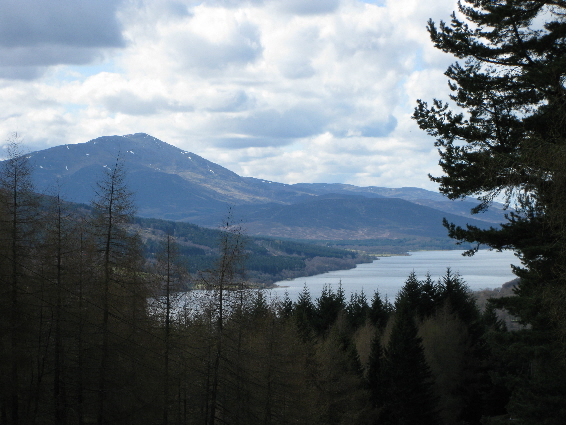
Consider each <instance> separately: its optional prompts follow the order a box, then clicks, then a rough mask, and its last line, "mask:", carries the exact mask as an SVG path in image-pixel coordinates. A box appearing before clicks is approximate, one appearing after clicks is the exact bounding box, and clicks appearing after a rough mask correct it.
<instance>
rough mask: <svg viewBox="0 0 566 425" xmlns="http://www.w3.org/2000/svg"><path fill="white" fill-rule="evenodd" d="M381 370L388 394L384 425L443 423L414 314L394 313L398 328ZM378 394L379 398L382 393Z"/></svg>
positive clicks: (403, 309)
mask: <svg viewBox="0 0 566 425" xmlns="http://www.w3.org/2000/svg"><path fill="white" fill-rule="evenodd" d="M376 355H377V353H376ZM381 368H382V376H383V378H382V385H384V387H385V390H383V392H386V395H385V400H384V403H383V413H382V415H383V416H382V419H383V420H384V423H387V424H407V425H409V424H414V425H428V424H430V425H436V424H438V423H439V422H440V420H439V416H438V410H437V409H438V407H437V403H438V400H437V398H436V396H435V394H434V388H433V378H432V374H431V372H430V368H429V366H428V364H427V362H426V358H425V354H424V349H423V346H422V340H421V338H420V337H419V336H418V329H417V325H416V323H415V319H414V316H413V312H412V311H409V310H408V309H407V308H406V307H405V306H403V307H401V308H399V309H397V311H396V313H395V324H394V325H393V329H392V331H391V336H390V338H389V342H388V344H387V347H386V349H385V356H384V362H383V366H381ZM377 391H378V392H377V394H380V392H381V391H379V390H377ZM381 393H382V392H381ZM378 423H379V422H378Z"/></svg>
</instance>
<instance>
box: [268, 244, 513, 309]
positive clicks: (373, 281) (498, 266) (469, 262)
mask: <svg viewBox="0 0 566 425" xmlns="http://www.w3.org/2000/svg"><path fill="white" fill-rule="evenodd" d="M462 252H463V251H419V252H412V253H410V255H408V256H396V257H381V258H380V259H378V260H376V261H374V262H373V263H368V264H359V265H358V266H357V267H356V268H355V269H351V270H339V271H335V272H329V273H324V274H320V275H316V276H309V277H299V278H296V279H293V280H288V281H281V282H277V285H279V287H278V288H275V289H272V290H271V296H273V297H275V296H276V297H279V298H283V297H284V293H285V291H287V292H288V293H289V297H290V298H291V299H292V300H293V301H294V300H296V299H297V296H298V294H299V293H300V292H301V291H302V290H303V287H304V285H305V284H306V285H307V287H308V288H309V291H310V293H311V296H312V298H313V299H315V298H317V297H318V296H319V295H320V293H321V291H322V288H323V287H324V285H330V286H331V287H332V288H333V289H334V290H336V289H337V288H338V286H339V285H340V284H341V285H342V288H343V290H344V292H345V294H346V299H347V300H349V299H350V294H352V293H354V292H357V293H360V292H361V291H362V290H363V291H364V293H365V294H366V297H367V298H368V301H369V300H371V297H373V294H374V293H375V291H376V290H378V291H379V294H380V295H381V297H382V298H385V297H387V298H389V300H391V301H393V300H394V299H395V296H396V295H397V292H398V291H399V289H401V287H402V286H403V284H404V282H405V280H406V279H407V276H408V275H409V274H410V273H411V272H412V271H414V272H415V273H416V274H417V278H419V279H423V278H424V277H425V276H426V274H427V273H429V274H430V275H431V277H432V279H433V280H435V281H436V280H438V279H439V278H440V277H441V276H442V275H444V274H445V273H446V269H447V267H450V269H452V271H453V272H457V273H459V274H460V276H462V277H463V279H464V281H465V282H466V283H467V285H468V286H469V287H470V289H472V290H479V289H484V288H497V287H500V286H501V285H502V284H504V283H505V282H508V281H510V280H512V279H514V278H515V275H514V274H513V273H512V271H511V264H515V265H520V262H519V260H518V259H517V257H515V256H514V254H513V252H511V251H503V252H496V251H487V250H482V251H479V252H478V253H476V254H475V255H474V256H473V257H464V256H462Z"/></svg>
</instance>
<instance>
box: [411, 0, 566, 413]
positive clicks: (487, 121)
mask: <svg viewBox="0 0 566 425" xmlns="http://www.w3.org/2000/svg"><path fill="white" fill-rule="evenodd" d="M428 30H429V33H430V35H431V38H432V41H433V42H434V44H435V46H436V47H437V48H439V49H441V50H443V51H444V52H447V53H450V54H452V55H454V56H455V57H456V58H458V59H461V60H462V62H456V63H454V64H453V65H451V66H450V67H449V68H448V70H447V71H446V76H447V77H448V78H449V79H450V83H449V85H450V88H451V90H452V91H453V94H452V95H451V99H452V101H454V102H455V104H456V105H457V106H458V107H459V111H463V112H459V111H458V112H453V111H451V110H450V109H449V108H448V104H446V103H444V102H443V101H440V100H434V102H433V104H432V105H430V106H429V105H428V104H427V103H426V102H423V101H421V100H419V101H418V106H417V108H416V110H415V113H414V118H415V119H416V120H417V122H418V124H419V126H420V127H421V128H422V129H424V130H426V131H427V132H428V133H429V134H430V135H432V136H434V137H435V138H436V146H437V147H438V150H439V153H440V158H441V159H440V165H441V166H442V169H443V170H444V173H445V174H444V175H443V176H440V177H431V178H432V180H433V181H435V182H437V183H439V184H440V191H441V192H442V193H444V194H446V195H447V196H448V197H449V198H452V199H457V198H462V197H464V196H469V195H474V196H479V199H480V200H481V203H480V204H479V205H478V207H476V208H475V209H474V212H480V211H482V210H485V209H486V208H488V207H489V205H490V203H491V201H492V200H493V199H494V198H495V197H497V196H499V195H504V196H505V199H506V202H507V204H508V205H510V206H512V207H513V208H515V209H516V211H515V212H512V213H510V215H509V219H508V222H507V223H505V224H504V225H502V226H501V227H500V228H492V229H489V230H482V229H478V228H476V227H471V226H468V227H467V228H465V229H464V228H460V227H457V226H454V225H452V224H449V223H445V224H446V226H447V227H448V229H449V234H450V236H452V237H454V238H456V239H458V240H460V241H467V242H475V243H478V244H485V245H488V246H490V247H492V248H496V249H505V248H508V249H514V250H515V251H516V252H517V253H518V255H519V256H520V258H521V260H522V262H523V265H524V268H522V269H520V270H517V271H516V272H517V274H518V275H519V276H520V277H521V282H520V285H519V288H518V291H517V293H518V295H519V297H516V298H515V299H514V300H511V299H508V300H502V301H499V305H498V306H499V307H505V308H507V309H508V310H509V311H511V313H513V314H515V315H517V316H518V317H519V318H520V319H521V321H522V323H524V324H530V325H531V326H532V328H531V329H530V330H527V331H524V332H522V333H521V334H517V335H516V336H515V338H516V341H515V346H514V347H515V351H516V355H515V359H514V363H515V366H514V367H513V368H512V370H508V371H507V372H508V373H510V374H511V375H513V378H512V379H509V382H510V383H511V382H513V389H514V393H513V394H514V395H513V396H512V400H511V403H510V404H509V408H510V409H511V410H513V417H514V418H515V419H518V420H521V421H522V422H521V423H559V422H560V420H559V418H560V417H561V416H560V415H562V414H563V412H561V411H560V409H556V405H555V404H556V403H555V402H554V401H555V400H556V399H559V400H561V402H562V404H563V405H564V400H566V385H565V384H564V381H562V383H561V382H560V381H559V380H557V377H560V376H562V375H563V371H564V363H563V361H562V360H560V359H559V358H560V357H561V354H560V352H561V351H562V352H563V350H564V344H562V347H561V346H560V341H559V338H558V337H559V336H561V335H562V336H564V335H566V320H565V319H566V313H565V309H566V306H565V304H564V303H562V302H556V300H560V299H563V298H564V297H563V295H564V293H565V288H564V286H565V283H566V208H565V207H566V166H565V164H566V2H565V1H563V0H515V1H509V0H504V1H493V0H489V1H488V0H463V1H462V2H461V3H460V4H459V14H458V15H456V14H453V16H452V21H451V23H450V24H445V23H444V22H441V23H440V25H439V26H436V25H435V24H434V23H433V22H432V21H430V22H429V25H428ZM519 347H520V348H519ZM562 354H563V353H562ZM551 370H554V371H555V372H554V373H552V372H551ZM551 394H552V396H551ZM535 400H536V401H535ZM535 404H536V405H537V406H536V407H535ZM545 421H546V422H545Z"/></svg>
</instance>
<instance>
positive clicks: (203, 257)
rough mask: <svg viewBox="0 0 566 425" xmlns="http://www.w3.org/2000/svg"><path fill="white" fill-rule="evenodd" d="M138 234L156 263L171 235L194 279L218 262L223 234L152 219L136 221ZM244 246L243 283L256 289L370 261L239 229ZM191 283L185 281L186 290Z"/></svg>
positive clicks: (363, 256) (146, 253)
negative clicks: (244, 276)
mask: <svg viewBox="0 0 566 425" xmlns="http://www.w3.org/2000/svg"><path fill="white" fill-rule="evenodd" d="M131 229H132V231H135V232H138V233H139V235H140V236H141V241H142V243H143V251H144V256H145V257H146V258H147V259H148V260H150V261H153V260H155V259H156V257H157V255H158V253H159V249H160V247H161V245H162V244H163V240H164V239H165V238H166V236H167V235H174V236H175V242H176V245H177V252H178V256H179V261H180V262H181V263H183V264H184V266H185V267H186V268H187V270H188V272H189V273H191V274H193V275H196V274H197V273H198V271H200V270H207V269H211V268H213V267H214V265H215V263H216V262H217V260H218V255H219V251H218V249H219V244H220V241H221V238H222V231H220V230H213V229H208V228H204V227H200V226H196V225H194V224H190V223H183V222H174V221H167V220H160V219H153V218H141V217H136V218H135V220H134V224H133V226H132V227H131ZM241 237H242V238H243V239H244V240H245V241H246V243H245V251H246V256H245V257H246V258H245V264H244V266H245V271H246V273H245V274H246V280H247V281H248V283H249V284H250V285H252V286H254V287H256V288H261V287H266V286H269V284H271V283H273V282H277V281H280V280H285V279H289V278H293V277H298V276H310V275H313V274H319V273H324V272H327V271H330V270H341V269H342V270H343V269H349V268H352V267H354V266H355V265H356V264H359V263H362V262H368V261H371V260H370V257H369V256H367V255H366V254H363V253H360V252H357V251H354V250H346V249H340V248H333V247H329V246H324V245H315V244H313V243H301V242H293V241H287V240H279V239H269V238H259V237H248V236H247V235H246V231H245V229H244V228H242V235H241ZM192 284H193V283H191V282H190V281H187V285H188V286H187V289H190V288H191V287H192V286H191V285H192Z"/></svg>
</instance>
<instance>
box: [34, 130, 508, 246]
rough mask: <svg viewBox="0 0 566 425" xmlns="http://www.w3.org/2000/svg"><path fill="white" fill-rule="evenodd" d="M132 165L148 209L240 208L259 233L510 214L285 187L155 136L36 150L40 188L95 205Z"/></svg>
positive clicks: (349, 235) (369, 231)
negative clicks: (112, 173) (113, 178)
mask: <svg viewBox="0 0 566 425" xmlns="http://www.w3.org/2000/svg"><path fill="white" fill-rule="evenodd" d="M118 157H121V158H122V159H123V160H124V162H125V165H126V168H127V171H128V174H127V183H128V186H129V187H130V189H131V190H132V191H133V192H134V193H135V201H136V206H137V211H138V215H140V216H142V217H148V218H160V219H168V220H177V221H185V222H191V223H195V224H199V225H203V226H208V227H216V226H217V225H218V224H219V223H220V222H221V220H222V219H223V217H224V216H225V215H226V212H227V211H228V208H229V207H234V210H235V211H236V213H237V216H238V217H239V218H240V219H241V221H242V222H243V223H244V224H245V227H246V230H247V231H248V232H249V234H251V235H263V236H274V237H278V238H300V239H310V240H375V239H390V240H394V239H399V238H413V239H414V238H417V239H419V238H421V239H422V238H444V239H446V231H445V229H444V228H443V227H442V225H441V222H442V218H443V217H447V218H448V219H449V220H450V221H452V222H455V223H458V224H462V225H463V224H466V223H470V224H474V225H477V226H480V227H488V226H490V225H493V224H494V223H499V222H501V221H502V217H501V212H500V211H497V208H495V210H494V212H489V213H487V214H482V215H478V216H473V217H472V216H470V214H469V210H470V209H471V208H472V207H473V206H475V205H476V203H477V202H476V201H473V200H468V199H467V200H464V201H461V202H453V201H449V200H447V199H445V198H444V197H443V196H442V195H440V194H438V193H435V192H431V191H427V190H424V189H419V188H397V189H395V188H380V187H357V186H353V185H346V184H323V183H300V184H293V185H289V184H283V183H277V182H270V181H265V180H261V179H256V178H251V177H241V176H238V175H237V174H235V173H234V172H232V171H230V170H227V169H226V168H224V167H222V166H220V165H218V164H214V163H213V162H210V161H208V160H206V159H204V158H202V157H200V156H198V155H196V154H194V153H191V152H187V151H184V150H182V149H179V148H177V147H175V146H172V145H169V144H167V143H165V142H163V141H161V140H158V139H156V138H154V137H152V136H149V135H147V134H143V133H138V134H130V135H125V136H105V137H99V138H97V139H94V140H91V141H89V142H87V143H79V144H69V145H63V146H57V147H53V148H50V149H46V150H43V151H38V152H33V153H31V154H29V158H30V163H31V164H32V166H33V167H34V174H33V179H34V183H35V185H36V187H37V188H38V189H39V190H40V191H41V192H44V193H54V191H55V188H56V187H58V188H59V189H58V190H60V192H61V195H62V196H63V197H64V198H65V199H67V200H69V201H73V202H79V203H80V202H82V203H88V202H89V201H90V200H91V199H92V198H93V196H94V191H95V186H96V181H97V180H98V179H99V178H100V176H101V175H102V172H103V170H104V167H107V166H112V165H113V164H114V163H115V162H116V159H117V158H118Z"/></svg>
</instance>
